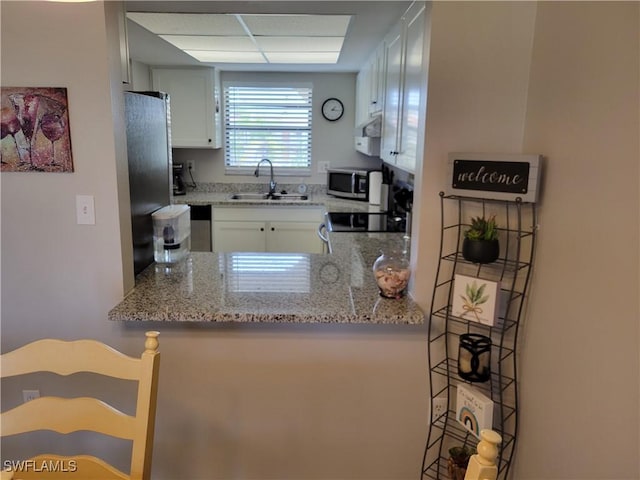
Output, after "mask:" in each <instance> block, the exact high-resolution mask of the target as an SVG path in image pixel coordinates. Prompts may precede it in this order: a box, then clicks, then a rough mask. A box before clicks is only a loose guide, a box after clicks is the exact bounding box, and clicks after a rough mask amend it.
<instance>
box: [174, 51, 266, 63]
mask: <svg viewBox="0 0 640 480" xmlns="http://www.w3.org/2000/svg"><path fill="white" fill-rule="evenodd" d="M185 53H187V54H189V55H191V56H192V57H193V58H195V59H196V60H198V61H199V62H204V63H267V61H266V60H265V58H264V57H263V56H262V54H261V53H259V52H222V51H213V50H185Z"/></svg>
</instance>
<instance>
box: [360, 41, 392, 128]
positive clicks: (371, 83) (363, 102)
mask: <svg viewBox="0 0 640 480" xmlns="http://www.w3.org/2000/svg"><path fill="white" fill-rule="evenodd" d="M386 55H387V52H386V48H385V45H384V43H381V44H380V45H379V46H378V48H376V50H375V51H374V52H373V53H372V54H371V56H370V57H369V58H368V59H367V61H366V62H365V64H364V65H363V67H362V69H361V70H360V71H359V72H358V76H357V77H356V126H358V125H361V124H363V123H366V122H367V121H368V120H369V119H370V118H371V117H372V116H374V115H378V114H380V113H381V112H382V108H383V105H384V82H385V66H386Z"/></svg>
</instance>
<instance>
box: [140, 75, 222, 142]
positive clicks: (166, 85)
mask: <svg viewBox="0 0 640 480" xmlns="http://www.w3.org/2000/svg"><path fill="white" fill-rule="evenodd" d="M152 78H153V88H154V89H155V90H159V91H161V92H166V93H168V94H169V99H170V105H171V144H172V147H174V148H220V147H221V146H222V127H221V125H222V121H221V113H220V95H221V92H220V73H219V71H217V70H216V69H213V68H184V69H182V68H153V69H152Z"/></svg>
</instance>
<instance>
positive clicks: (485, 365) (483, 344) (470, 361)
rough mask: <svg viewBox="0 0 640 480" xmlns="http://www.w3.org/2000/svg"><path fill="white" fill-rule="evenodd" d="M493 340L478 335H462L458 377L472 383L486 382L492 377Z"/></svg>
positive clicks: (459, 348)
mask: <svg viewBox="0 0 640 480" xmlns="http://www.w3.org/2000/svg"><path fill="white" fill-rule="evenodd" d="M490 365H491V339H490V338H489V337H485V336H484V335H480V334H477V333H464V334H462V335H460V344H459V347H458V375H460V377H461V378H464V379H465V380H468V381H470V382H486V381H487V380H489V378H490V376H491V366H490Z"/></svg>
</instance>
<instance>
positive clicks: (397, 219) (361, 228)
mask: <svg viewBox="0 0 640 480" xmlns="http://www.w3.org/2000/svg"><path fill="white" fill-rule="evenodd" d="M327 230H329V231H330V232H405V231H406V230H407V216H406V215H403V214H400V213H398V214H394V213H389V212H328V213H327Z"/></svg>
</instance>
